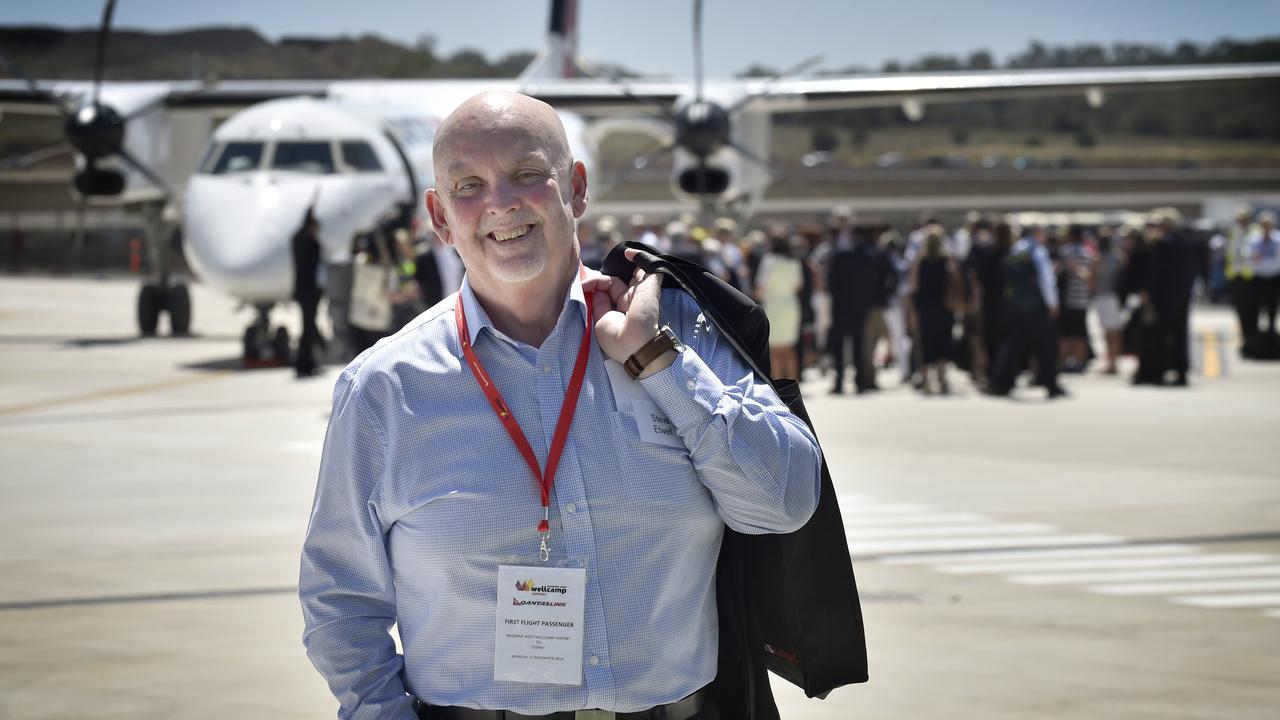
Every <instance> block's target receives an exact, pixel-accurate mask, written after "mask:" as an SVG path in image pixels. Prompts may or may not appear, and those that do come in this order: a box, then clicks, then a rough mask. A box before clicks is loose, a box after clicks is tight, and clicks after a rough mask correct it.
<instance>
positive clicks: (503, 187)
mask: <svg viewBox="0 0 1280 720" xmlns="http://www.w3.org/2000/svg"><path fill="white" fill-rule="evenodd" d="M519 208H520V198H519V196H518V194H517V193H516V189H515V188H514V187H513V186H512V185H511V183H506V182H501V183H495V184H494V185H493V186H492V188H491V190H490V192H489V207H488V212H489V214H490V215H505V214H507V213H510V212H514V211H516V210H518V209H519Z"/></svg>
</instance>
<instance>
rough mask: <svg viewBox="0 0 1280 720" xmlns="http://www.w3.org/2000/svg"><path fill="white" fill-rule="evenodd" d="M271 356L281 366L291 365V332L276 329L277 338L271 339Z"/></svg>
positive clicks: (280, 328)
mask: <svg viewBox="0 0 1280 720" xmlns="http://www.w3.org/2000/svg"><path fill="white" fill-rule="evenodd" d="M271 354H272V355H273V356H275V359H276V360H277V361H278V362H279V363H280V364H281V365H288V364H289V331H288V330H285V329H284V328H282V327H279V328H276V334H275V337H274V338H272V339H271Z"/></svg>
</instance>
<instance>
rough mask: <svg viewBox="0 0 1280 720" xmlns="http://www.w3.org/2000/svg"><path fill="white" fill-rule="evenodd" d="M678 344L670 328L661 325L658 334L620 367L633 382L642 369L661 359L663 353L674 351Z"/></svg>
mask: <svg viewBox="0 0 1280 720" xmlns="http://www.w3.org/2000/svg"><path fill="white" fill-rule="evenodd" d="M679 344H680V341H679V340H678V339H677V338H676V334H675V333H673V332H671V328H669V327H667V326H666V325H663V326H662V329H661V330H659V331H658V334H657V335H654V336H653V339H652V340H650V341H649V342H647V343H645V344H644V345H641V346H640V349H639V350H637V351H635V352H634V353H632V354H631V357H629V358H627V361H626V362H625V363H623V364H622V367H624V368H626V370H627V374H628V375H630V376H631V379H632V380H635V379H637V378H639V377H640V373H642V372H644V369H645V368H646V367H648V366H649V364H650V363H652V362H653V361H654V360H657V359H658V358H660V357H662V355H663V353H665V352H667V351H668V350H674V349H676V347H677V346H678V345H679Z"/></svg>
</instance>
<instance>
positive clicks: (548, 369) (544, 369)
mask: <svg viewBox="0 0 1280 720" xmlns="http://www.w3.org/2000/svg"><path fill="white" fill-rule="evenodd" d="M542 374H543V375H550V374H551V366H550V365H548V364H546V363H543V364H542Z"/></svg>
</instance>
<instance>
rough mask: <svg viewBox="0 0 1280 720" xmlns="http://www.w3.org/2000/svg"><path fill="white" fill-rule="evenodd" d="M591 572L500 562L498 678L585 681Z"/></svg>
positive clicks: (495, 674)
mask: <svg viewBox="0 0 1280 720" xmlns="http://www.w3.org/2000/svg"><path fill="white" fill-rule="evenodd" d="M586 590H587V571H586V570H584V569H582V568H547V567H536V566H524V565H499V566H498V612H497V626H496V628H495V629H494V643H493V645H494V658H493V679H494V680H508V681H511V682H525V683H551V684H556V685H581V684H582V637H583V632H582V624H583V617H584V610H585V605H586Z"/></svg>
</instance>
